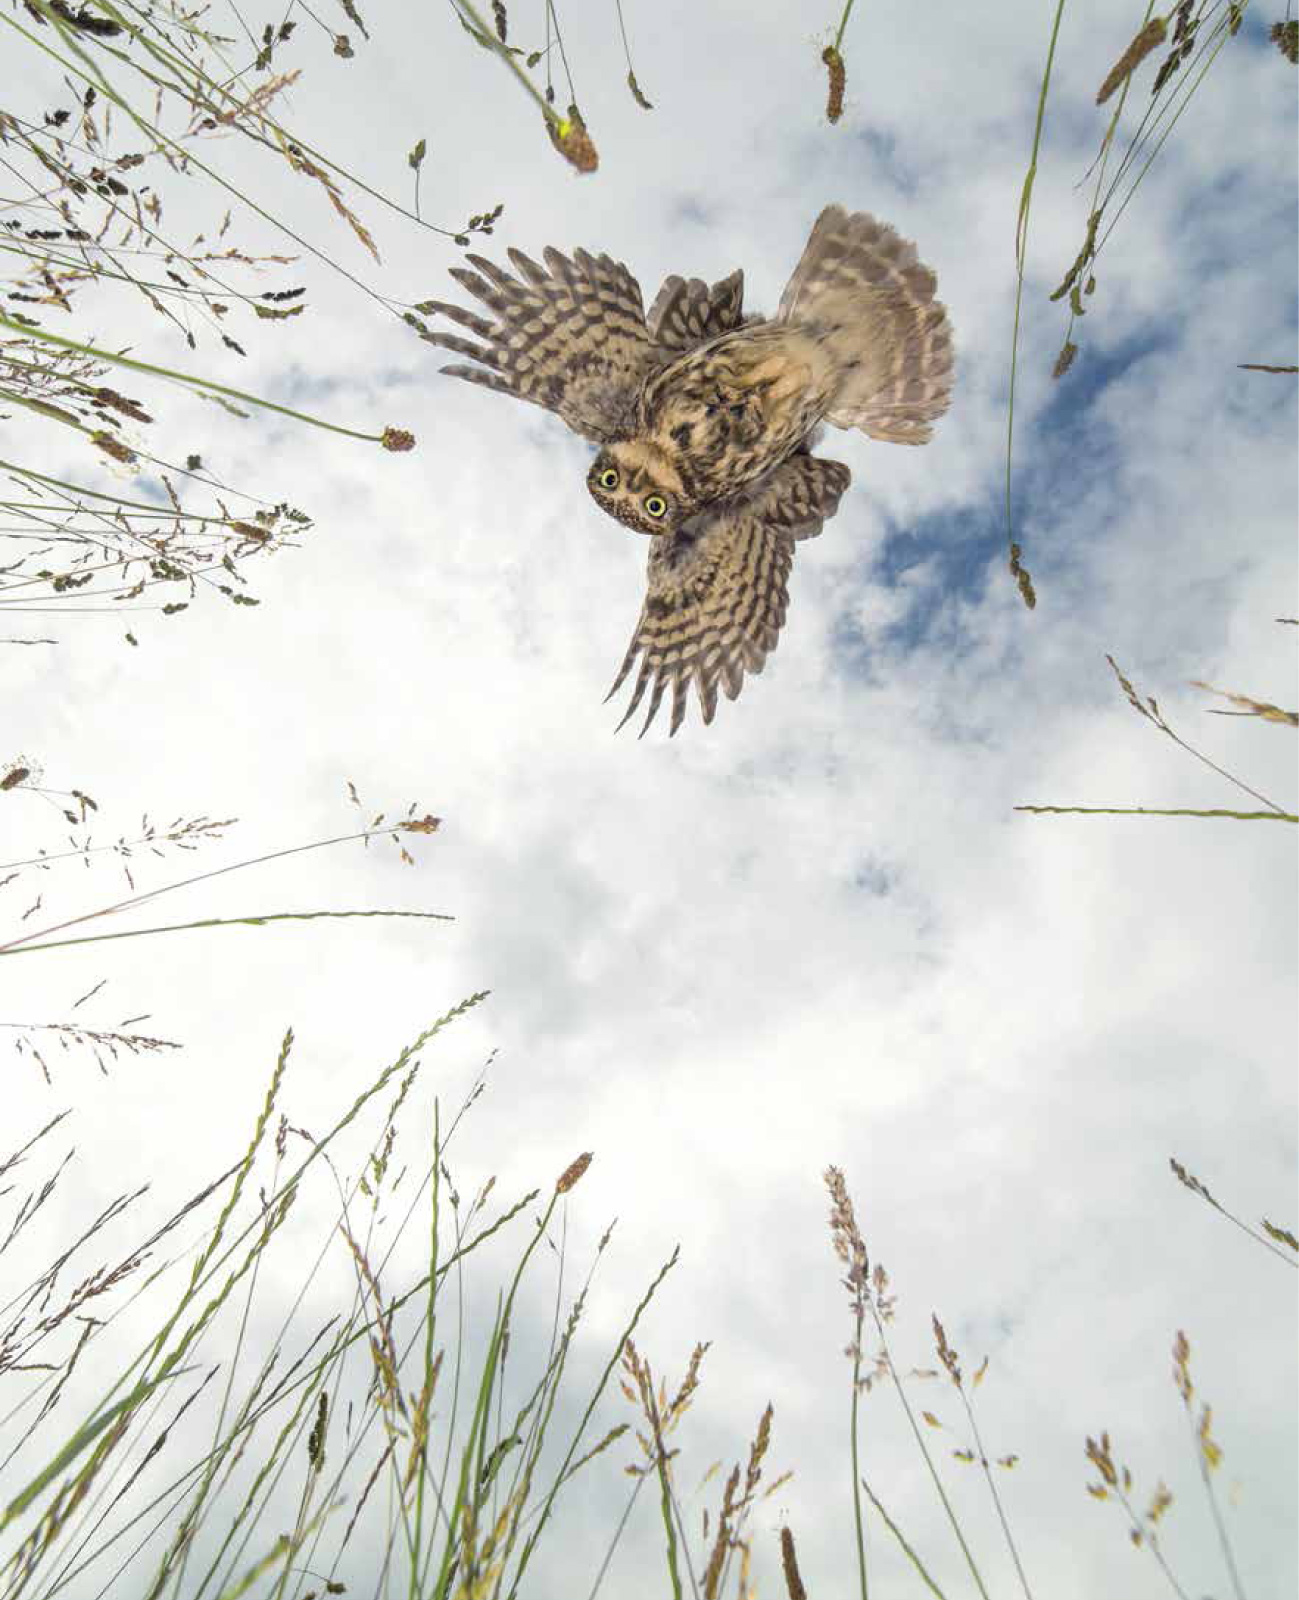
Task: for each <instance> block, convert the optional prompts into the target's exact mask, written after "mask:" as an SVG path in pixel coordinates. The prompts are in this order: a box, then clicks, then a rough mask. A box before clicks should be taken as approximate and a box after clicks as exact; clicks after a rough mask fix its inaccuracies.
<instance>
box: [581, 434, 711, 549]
mask: <svg viewBox="0 0 1299 1600" xmlns="http://www.w3.org/2000/svg"><path fill="white" fill-rule="evenodd" d="M657 455H658V452H656V451H653V450H652V447H648V446H646V445H643V444H640V443H638V442H637V441H634V440H628V441H626V442H623V443H620V444H613V445H609V446H607V447H606V448H605V449H603V450H601V452H600V454H599V455H598V456H596V458H595V460H594V462H593V463H592V464H591V470H590V471H589V472H588V473H587V475H586V486H587V488H588V489H589V490H590V491H591V496H592V498H593V499H594V500H595V502H596V504H597V505H598V506H599V507H600V509H601V510H602V511H605V512H607V513H608V514H609V515H610V516H611V517H616V518H617V519H618V521H619V522H621V523H623V524H624V525H625V526H626V527H628V528H633V529H635V531H636V532H637V533H648V534H651V535H653V534H662V533H671V532H672V530H673V528H674V527H675V526H676V524H677V523H678V522H679V521H680V520H681V517H682V516H683V515H685V514H686V511H687V508H686V507H685V505H684V504H683V500H684V496H683V495H682V493H681V492H680V490H681V485H680V481H679V479H678V478H677V476H676V474H675V472H673V471H672V470H671V467H670V466H667V465H666V464H665V463H663V462H661V461H659V460H657V459H654V458H655V457H657ZM665 466H666V470H664V469H665ZM656 468H657V469H658V470H655V469H656ZM665 479H666V480H669V481H666V482H665V481H664V480H665Z"/></svg>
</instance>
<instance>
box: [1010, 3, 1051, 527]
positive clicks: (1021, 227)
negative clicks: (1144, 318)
mask: <svg viewBox="0 0 1299 1600" xmlns="http://www.w3.org/2000/svg"><path fill="white" fill-rule="evenodd" d="M1064 5H1065V0H1056V8H1055V20H1054V22H1053V23H1052V24H1051V43H1050V46H1049V47H1048V49H1047V55H1046V69H1045V71H1044V72H1043V73H1042V87H1041V90H1040V92H1039V94H1038V100H1037V121H1036V123H1035V124H1034V127H1033V149H1032V153H1031V154H1030V156H1029V163H1028V171H1027V173H1026V174H1025V175H1024V186H1023V189H1022V190H1021V192H1020V197H1019V217H1018V220H1017V222H1016V224H1015V321H1014V326H1013V328H1012V330H1011V338H1010V395H1009V398H1008V400H1007V405H1006V540H1007V543H1013V542H1014V520H1013V518H1012V515H1011V501H1010V484H1011V464H1012V460H1013V453H1014V440H1015V376H1016V371H1017V367H1018V360H1019V317H1020V307H1021V303H1022V301H1023V298H1024V260H1025V255H1026V252H1027V249H1028V218H1029V211H1030V209H1031V207H1032V203H1033V184H1034V181H1035V180H1036V178H1037V154H1038V150H1039V149H1040V147H1041V143H1042V125H1043V123H1044V121H1045V119H1046V96H1047V90H1048V88H1049V87H1050V83H1051V67H1052V64H1053V62H1054V61H1055V45H1056V39H1057V38H1058V37H1059V33H1060V20H1061V18H1062V17H1063V15H1064Z"/></svg>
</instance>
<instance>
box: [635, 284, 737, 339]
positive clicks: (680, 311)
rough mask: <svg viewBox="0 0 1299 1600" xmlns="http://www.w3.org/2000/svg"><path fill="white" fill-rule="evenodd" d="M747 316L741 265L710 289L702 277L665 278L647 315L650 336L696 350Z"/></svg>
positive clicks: (729, 329) (726, 331)
mask: <svg viewBox="0 0 1299 1600" xmlns="http://www.w3.org/2000/svg"><path fill="white" fill-rule="evenodd" d="M743 320H744V272H743V270H742V269H738V268H737V270H736V271H734V272H732V273H731V274H730V276H729V277H726V278H723V279H721V281H720V282H718V283H715V284H714V285H713V286H712V288H711V289H710V288H709V287H708V285H707V284H706V283H705V282H704V281H703V279H702V278H678V277H677V276H676V275H675V274H674V275H673V276H672V277H670V278H667V279H665V280H664V284H663V287H662V288H661V289H660V290H659V292H658V294H657V295H656V296H655V299H654V304H653V305H652V306H651V307H650V309H649V315H648V316H647V317H646V318H645V322H646V325H647V326H648V328H649V331H650V337H651V338H652V339H653V340H654V341H655V343H656V344H659V345H663V346H664V347H666V348H667V349H669V350H673V351H677V350H693V349H694V347H695V346H696V345H698V344H702V343H703V342H704V341H705V340H706V339H712V338H714V337H715V336H716V335H717V334H719V333H729V332H730V331H731V329H732V328H738V327H739V326H740V324H741V322H743Z"/></svg>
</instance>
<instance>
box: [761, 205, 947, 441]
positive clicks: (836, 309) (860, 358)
mask: <svg viewBox="0 0 1299 1600" xmlns="http://www.w3.org/2000/svg"><path fill="white" fill-rule="evenodd" d="M936 288H937V280H936V279H935V277H934V274H933V273H932V272H931V271H930V270H929V268H928V267H926V266H924V265H923V264H922V263H921V262H920V260H919V259H918V258H917V256H916V247H915V245H914V244H912V243H911V242H910V241H909V240H907V239H903V238H901V237H900V236H899V235H898V234H897V233H895V232H894V230H893V229H892V228H890V227H889V226H888V225H887V224H886V223H883V222H878V221H876V219H875V218H874V217H872V216H871V215H870V214H869V213H868V212H865V211H857V212H854V213H852V214H849V213H848V212H846V211H845V210H844V209H843V207H842V206H827V207H826V208H825V210H824V211H823V212H822V213H821V215H820V216H819V217H818V218H817V219H816V225H815V226H814V227H813V229H812V233H811V236H810V237H809V239H808V241H807V246H806V248H805V249H804V251H803V255H802V259H801V260H800V261H799V263H798V265H797V266H796V267H795V268H794V273H793V276H792V277H791V278H790V280H789V283H788V285H787V287H786V289H785V292H784V294H783V295H782V296H781V298H780V309H779V310H778V311H777V313H776V317H777V320H778V321H782V322H788V323H790V324H792V325H793V326H795V327H798V328H799V329H800V330H802V331H804V332H806V333H808V334H809V335H811V336H812V337H813V338H815V339H816V340H817V342H818V344H820V345H821V346H822V349H823V350H825V351H827V352H828V353H830V354H832V356H833V358H834V362H835V365H836V367H838V368H839V369H840V376H839V385H838V388H837V390H836V392H835V396H834V400H833V402H832V405H831V408H830V409H829V410H828V411H827V413H826V421H827V422H832V423H833V424H834V425H835V426H836V427H838V428H857V429H859V430H860V431H861V432H862V433H866V434H869V435H870V436H871V438H873V439H884V440H887V441H889V442H890V443H892V444H924V443H926V442H927V440H928V439H929V438H930V437H931V435H932V433H933V428H932V426H931V424H932V423H933V422H934V421H936V419H937V418H939V417H941V416H942V414H943V412H944V411H946V410H947V407H948V404H949V403H950V400H951V390H952V362H953V355H952V328H951V324H950V323H949V322H948V320H947V311H946V308H945V307H944V306H943V305H942V303H941V302H940V301H938V300H935V299H934V291H935V289H936Z"/></svg>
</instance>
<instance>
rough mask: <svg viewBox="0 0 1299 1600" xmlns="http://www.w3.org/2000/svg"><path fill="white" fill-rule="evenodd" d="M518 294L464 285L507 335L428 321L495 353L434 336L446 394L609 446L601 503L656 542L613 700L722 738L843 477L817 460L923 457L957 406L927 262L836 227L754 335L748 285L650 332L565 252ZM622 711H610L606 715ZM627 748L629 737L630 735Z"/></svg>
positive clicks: (619, 286) (885, 232)
mask: <svg viewBox="0 0 1299 1600" xmlns="http://www.w3.org/2000/svg"><path fill="white" fill-rule="evenodd" d="M543 254H544V259H545V266H544V267H541V266H538V264H537V263H536V262H535V261H533V260H531V259H530V258H529V257H528V256H526V255H524V254H523V253H522V251H519V250H511V251H510V252H509V256H510V260H511V262H512V263H513V265H514V267H515V270H516V271H517V273H518V274H519V276H518V277H514V276H512V275H511V274H510V273H508V272H505V271H503V270H502V269H501V268H500V267H498V266H496V265H495V264H494V263H492V262H491V261H488V260H486V259H485V258H484V257H482V256H475V255H471V256H469V257H468V260H469V261H470V262H472V264H473V266H474V267H476V268H477V271H474V272H471V271H469V270H468V269H467V268H464V267H453V268H452V269H451V275H452V276H453V277H454V278H455V279H456V281H457V282H458V283H460V284H461V285H462V286H463V287H464V288H465V289H467V290H468V291H469V293H470V294H472V295H473V296H474V297H475V298H476V299H478V300H480V301H481V302H482V303H483V304H484V305H485V306H486V307H487V308H488V310H489V311H491V313H492V315H493V317H494V319H495V320H488V319H487V318H486V317H482V316H479V315H478V314H477V313H475V312H471V311H467V310H465V309H464V308H463V307H460V306H454V305H447V304H443V303H442V302H436V301H435V302H434V303H433V304H432V305H431V306H429V307H427V308H421V309H428V310H430V311H434V312H437V313H440V314H441V315H442V316H444V317H446V318H448V319H449V320H450V321H452V322H454V323H456V324H457V325H458V326H459V327H461V328H465V329H467V330H468V331H469V332H470V333H472V334H473V335H475V338H476V339H477V340H478V341H480V342H477V343H475V342H474V341H473V340H470V339H466V338H462V337H460V336H459V335H456V334H450V333H441V332H434V333H428V334H426V337H427V338H428V339H430V340H431V342H432V343H434V344H437V345H441V346H442V347H443V348H445V349H448V350H453V351H455V352H456V354H458V355H462V356H467V357H469V358H470V359H471V360H472V361H473V362H475V363H476V365H473V366H470V365H466V364H464V363H456V364H454V365H452V366H447V367H443V369H442V370H443V371H444V372H449V373H452V374H453V375H454V376H455V377H458V378H466V379H468V380H469V381H470V382H472V383H479V384H483V385H485V386H486V387H487V388H489V389H499V390H500V391H501V392H502V393H504V394H510V395H514V396H515V397H516V398H517V399H520V400H530V401H532V402H533V403H534V404H535V405H540V406H544V407H546V409H547V410H549V411H555V412H558V414H559V415H560V416H561V417H562V418H563V419H564V421H565V422H566V423H567V424H568V426H569V427H570V428H572V429H573V431H574V432H575V433H580V434H582V435H583V436H584V437H585V438H587V439H589V440H591V441H592V442H593V443H594V444H596V445H598V446H599V447H600V448H599V453H598V454H597V456H596V458H595V461H594V462H593V463H592V466H591V469H590V471H589V472H588V473H587V478H586V482H587V488H588V489H589V490H590V492H591V494H592V496H593V497H594V499H595V501H596V503H597V504H598V505H599V506H600V507H601V508H602V509H603V510H604V511H607V512H608V513H609V515H610V516H612V517H616V518H617V519H618V521H619V522H621V523H623V524H624V525H625V526H626V527H628V528H632V529H635V530H636V531H637V532H639V533H645V534H649V535H650V536H651V543H650V552H649V572H648V583H647V594H646V598H645V604H644V606H643V608H642V610H641V616H640V621H639V623H638V624H637V628H636V632H635V634H634V635H633V637H632V641H631V646H630V648H629V649H628V651H627V655H626V658H625V659H624V661H623V664H622V668H621V670H620V671H619V673H618V677H617V679H616V681H615V683H614V685H613V688H612V689H611V690H610V691H609V693H610V695H612V694H613V693H614V692H615V691H616V690H617V689H618V688H619V686H620V685H621V684H622V682H623V680H624V679H625V678H626V677H627V675H628V673H629V672H630V671H631V669H632V667H633V665H634V664H635V662H636V658H637V657H638V656H639V657H640V658H641V665H640V670H639V673H638V675H637V679H636V684H635V688H634V692H633V697H632V701H631V704H630V706H629V707H628V709H627V714H626V716H624V717H623V722H626V720H627V718H628V717H630V716H631V714H632V712H633V711H635V709H636V707H637V706H638V705H639V704H640V701H641V699H642V697H643V696H644V694H645V691H646V689H647V688H650V687H651V685H652V691H651V695H650V704H649V709H648V713H647V715H646V718H645V726H644V727H643V728H642V729H641V732H642V733H644V731H645V728H648V727H649V724H650V722H651V721H652V720H653V718H654V715H655V713H656V712H657V710H658V707H659V703H660V701H661V700H662V698H663V695H664V693H665V692H666V690H667V689H668V688H669V687H670V688H671V690H672V716H671V729H670V731H671V732H672V733H675V732H676V730H677V728H678V727H679V726H680V725H681V720H682V718H683V716H684V715H685V709H686V700H687V696H688V693H689V689H690V685H691V684H692V683H693V684H694V685H695V691H696V694H697V695H698V697H699V704H700V708H701V710H702V713H703V719H704V721H705V722H706V723H707V722H711V721H712V719H713V713H714V711H715V710H716V707H717V690H718V686H719V684H720V686H721V687H722V688H723V689H724V690H725V692H726V694H727V696H728V697H729V698H730V699H732V700H733V699H735V697H736V695H738V694H739V692H740V686H741V684H742V683H743V681H744V673H745V671H746V670H747V671H748V672H753V673H756V672H760V671H761V670H762V666H763V663H764V661H765V660H766V657H767V655H768V653H769V652H770V651H772V650H774V649H775V647H776V641H777V638H778V636H779V634H780V629H781V626H782V625H783V623H784V620H785V611H786V607H787V603H788V589H787V585H788V580H789V573H790V568H791V566H792V564H793V558H794V543H795V541H796V540H799V539H806V538H809V537H811V536H812V535H813V534H817V533H819V532H820V531H821V527H822V525H823V523H824V522H825V521H827V520H828V519H829V518H831V517H833V516H834V514H835V512H836V511H837V510H838V506H839V500H840V497H841V496H842V494H843V492H844V490H845V489H846V488H847V487H848V482H849V472H848V469H847V467H845V466H843V465H842V464H841V463H839V462H837V461H824V460H821V459H820V458H819V457H816V456H814V455H812V454H811V444H812V436H813V432H814V430H818V429H819V427H820V425H821V424H822V423H827V422H828V423H831V424H833V425H834V426H835V427H838V428H856V429H858V430H859V431H860V432H862V433H865V434H868V435H869V436H870V437H871V438H873V439H882V440H885V441H887V442H889V443H891V444H924V443H925V442H926V441H927V440H928V439H929V437H930V434H931V432H932V427H931V424H932V423H933V422H934V421H935V420H936V419H937V418H938V417H940V416H941V415H942V414H943V412H944V411H946V409H947V406H948V402H949V399H950V395H951V387H952V332H951V326H950V324H949V322H948V320H947V312H946V310H945V309H944V307H943V306H942V304H941V303H940V302H939V301H937V300H935V299H934V291H935V288H936V286H937V285H936V281H935V278H934V274H933V273H932V272H931V271H930V270H929V269H928V268H927V267H925V266H923V265H922V264H921V263H920V261H919V260H918V259H917V257H916V249H915V246H914V245H913V244H910V243H909V242H908V241H906V240H904V239H902V238H900V237H899V236H898V234H897V233H895V232H894V230H893V229H892V228H890V227H888V226H887V225H886V224H884V223H882V222H877V221H876V220H875V218H874V217H872V216H870V215H868V214H867V213H866V212H864V211H859V212H855V213H852V214H849V213H847V212H845V211H844V210H843V208H842V207H841V206H827V207H826V209H825V210H824V211H823V212H822V213H821V215H820V216H819V217H818V218H817V220H816V224H815V226H814V227H813V229H812V232H811V236H810V237H809V239H808V241H807V245H806V247H805V248H804V251H803V255H802V258H801V260H800V261H799V263H798V265H797V266H796V267H795V268H794V273H793V276H792V277H791V278H790V280H789V283H788V285H787V286H786V289H785V292H784V294H783V295H782V296H781V297H780V305H779V307H778V308H777V311H776V314H775V316H773V317H770V318H761V317H745V316H744V314H743V308H742V301H743V290H744V275H743V273H742V272H733V273H732V274H731V275H730V277H728V278H723V279H722V280H721V282H720V283H716V284H713V285H712V287H711V288H710V287H709V286H708V285H707V284H705V283H703V282H702V281H701V280H700V279H698V278H690V279H682V278H679V277H675V276H674V277H670V278H669V279H668V280H667V282H666V283H664V285H663V287H662V289H661V290H660V291H659V293H658V296H657V298H656V299H655V301H654V304H653V305H652V306H651V307H650V310H649V313H648V315H647V314H646V312H645V309H644V301H643V300H642V298H641V291H640V285H639V284H638V283H637V282H636V280H635V278H633V277H632V275H631V273H630V272H628V270H627V268H626V267H625V266H623V265H622V264H621V263H619V262H615V261H612V260H611V259H610V258H609V257H608V256H606V255H601V256H592V255H589V254H588V253H587V252H586V251H585V250H578V251H576V252H575V254H574V256H573V258H572V260H569V259H568V258H567V257H566V256H563V255H561V254H560V253H559V251H557V250H553V249H548V250H546V251H545V252H544V253H543ZM606 698H607V697H606ZM618 726H619V727H621V726H622V723H619V724H618Z"/></svg>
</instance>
